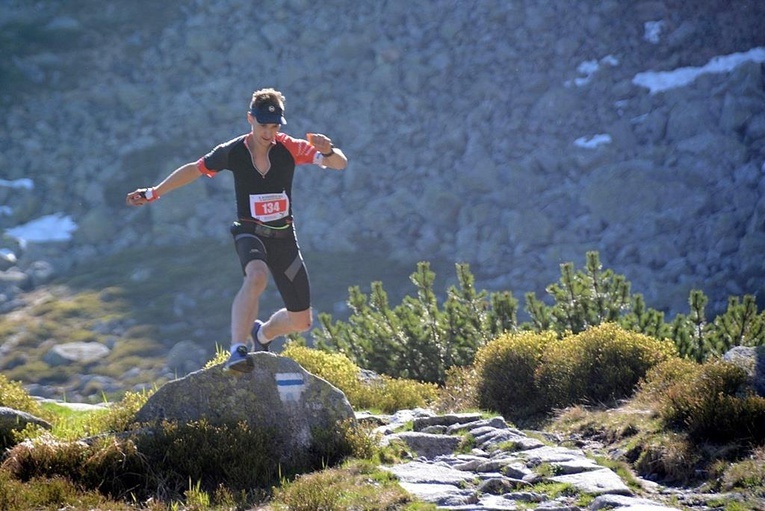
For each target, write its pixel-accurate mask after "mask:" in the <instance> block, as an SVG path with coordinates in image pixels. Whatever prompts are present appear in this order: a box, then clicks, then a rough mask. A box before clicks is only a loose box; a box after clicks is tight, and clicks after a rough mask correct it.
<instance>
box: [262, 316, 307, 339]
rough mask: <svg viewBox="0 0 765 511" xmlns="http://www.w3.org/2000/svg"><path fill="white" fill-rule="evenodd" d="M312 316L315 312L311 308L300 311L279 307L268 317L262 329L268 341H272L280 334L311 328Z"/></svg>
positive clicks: (294, 332)
mask: <svg viewBox="0 0 765 511" xmlns="http://www.w3.org/2000/svg"><path fill="white" fill-rule="evenodd" d="M312 318H313V312H312V309H310V308H309V309H306V310H303V311H298V312H293V311H288V310H287V309H279V310H278V311H276V312H274V313H273V314H272V315H271V317H270V318H268V321H266V322H265V323H264V324H263V326H262V327H261V328H260V329H261V331H262V332H263V336H264V337H265V338H266V339H267V340H268V341H271V340H273V339H275V338H277V337H279V336H280V335H289V334H296V333H300V332H305V331H307V330H308V329H310V328H311V322H312Z"/></svg>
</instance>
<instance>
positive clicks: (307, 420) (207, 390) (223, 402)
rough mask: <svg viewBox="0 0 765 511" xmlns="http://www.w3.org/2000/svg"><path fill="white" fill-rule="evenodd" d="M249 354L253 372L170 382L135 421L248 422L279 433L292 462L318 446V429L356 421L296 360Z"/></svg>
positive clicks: (202, 374)
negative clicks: (312, 447)
mask: <svg viewBox="0 0 765 511" xmlns="http://www.w3.org/2000/svg"><path fill="white" fill-rule="evenodd" d="M249 356H250V359H251V360H252V362H253V366H254V368H253V370H252V372H249V373H238V372H234V371H228V370H226V369H225V368H224V366H223V365H217V366H215V367H211V368H208V369H202V370H199V371H196V372H193V373H191V374H189V375H187V376H185V377H183V378H180V379H177V380H174V381H171V382H168V383H166V384H165V385H163V386H162V387H161V388H160V389H159V390H157V392H155V393H154V394H153V395H152V396H151V397H150V398H149V400H148V401H147V402H146V404H144V406H143V407H142V408H141V409H140V410H139V411H138V413H137V414H136V416H135V419H134V420H135V422H137V423H140V424H144V425H148V426H149V427H151V425H152V424H156V423H159V422H161V421H164V420H168V421H171V422H179V423H188V422H193V421H199V420H202V419H205V420H206V421H208V422H209V423H210V424H213V425H233V424H237V423H240V422H245V423H247V424H248V425H249V426H250V427H251V428H253V429H263V430H265V431H268V432H270V434H272V435H274V436H273V441H274V444H276V445H279V446H280V448H281V449H282V452H281V453H280V459H281V460H284V461H285V462H289V461H290V460H292V459H294V458H296V457H299V456H300V454H301V453H303V452H305V451H306V450H307V449H309V448H310V447H311V446H312V445H314V442H316V441H317V439H316V438H315V434H316V433H317V431H322V432H327V431H334V430H335V427H336V425H337V423H338V422H343V421H348V420H351V421H353V420H354V414H353V409H352V408H351V406H350V404H349V403H348V400H347V399H346V397H345V394H343V393H342V392H341V391H340V390H338V389H337V388H336V387H334V386H332V385H331V384H329V383H327V382H326V381H325V380H323V379H321V378H319V377H317V376H314V375H312V374H311V373H309V372H307V371H306V370H305V369H303V368H302V367H301V366H300V365H299V364H298V363H297V362H295V361H293V360H291V359H289V358H286V357H281V356H278V355H274V354H272V353H252V354H250V355H249Z"/></svg>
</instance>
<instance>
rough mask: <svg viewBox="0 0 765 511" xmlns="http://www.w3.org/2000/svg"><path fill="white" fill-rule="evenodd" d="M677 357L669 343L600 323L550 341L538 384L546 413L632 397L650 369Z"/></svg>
mask: <svg viewBox="0 0 765 511" xmlns="http://www.w3.org/2000/svg"><path fill="white" fill-rule="evenodd" d="M675 353H676V351H675V347H674V344H672V343H671V342H669V341H662V340H658V339H654V338H652V337H649V336H647V335H643V334H640V333H636V332H631V331H628V330H624V329H623V328H621V327H620V326H618V325H616V324H613V323H604V324H601V325H598V326H595V327H592V328H589V329H587V330H585V331H583V332H581V333H578V334H576V335H569V336H566V337H564V338H563V339H561V340H560V341H559V342H555V343H550V345H549V346H548V349H547V350H546V352H545V354H544V357H543V359H542V361H541V363H540V365H539V368H538V370H537V372H536V383H537V385H538V387H539V389H540V391H541V392H542V394H543V401H544V403H545V405H546V406H547V407H548V408H549V409H552V408H556V407H565V406H568V405H571V404H576V403H579V402H590V403H612V402H614V401H615V400H617V399H622V398H626V397H628V396H630V395H632V394H633V392H634V391H635V388H636V387H637V385H638V383H639V382H640V380H641V379H642V378H643V377H644V376H645V374H646V372H647V371H648V370H649V369H651V367H653V366H655V365H657V364H659V363H660V362H662V361H664V360H667V359H669V358H671V357H673V356H674V355H675Z"/></svg>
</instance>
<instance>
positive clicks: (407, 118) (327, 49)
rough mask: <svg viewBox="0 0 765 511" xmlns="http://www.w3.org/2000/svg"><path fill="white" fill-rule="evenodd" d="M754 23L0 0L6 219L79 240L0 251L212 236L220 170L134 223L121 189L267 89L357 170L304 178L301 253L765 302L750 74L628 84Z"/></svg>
mask: <svg viewBox="0 0 765 511" xmlns="http://www.w3.org/2000/svg"><path fill="white" fill-rule="evenodd" d="M94 6H97V7H96V8H94ZM763 25H765V4H763V3H762V2H758V1H756V0H743V1H740V2H736V3H735V4H733V5H731V4H730V3H729V2H727V1H723V0H705V1H701V2H699V1H691V0H643V1H637V2H619V1H616V0H605V1H600V2H592V1H589V0H575V1H571V2H552V3H544V2H534V1H530V0H527V1H524V0H511V1H504V2H499V1H497V2H495V1H481V0H478V1H471V2H462V1H446V0H443V1H433V2H415V3H410V2H403V1H381V2H351V1H346V0H330V1H327V2H322V3H321V4H320V5H317V4H315V3H312V2H308V1H307V0H284V1H280V2H266V3H262V2H250V1H246V0H217V1H212V0H196V1H193V2H161V3H157V2H150V1H148V0H139V1H135V2H129V3H125V2H117V1H112V0H106V1H103V2H98V3H94V2H92V1H89V0H78V1H69V2H63V3H62V2H55V1H52V0H42V1H39V2H34V3H29V2H25V1H21V0H8V1H6V2H4V3H3V9H2V13H0V26H1V27H2V29H3V30H2V36H0V48H2V50H3V54H4V55H7V56H8V58H7V59H4V62H3V63H2V64H1V66H2V67H1V69H0V71H2V73H0V75H2V78H0V84H1V85H2V91H3V95H2V99H1V100H0V108H1V109H2V116H0V141H1V142H2V143H1V144H0V147H2V149H0V155H2V160H3V162H4V165H3V167H4V170H3V173H2V181H0V205H2V209H0V229H7V228H11V227H15V226H19V225H22V224H25V223H26V222H30V221H33V220H35V219H37V218H39V217H42V216H45V215H52V214H62V215H67V216H68V217H69V218H71V219H72V221H73V222H74V223H75V224H76V225H77V230H76V231H75V232H74V235H73V238H72V239H71V240H70V241H68V242H65V243H63V244H61V243H59V244H56V245H55V246H53V247H51V246H50V245H48V244H35V243H30V244H27V245H26V246H21V245H20V244H19V243H18V242H17V241H16V240H14V239H12V238H9V237H7V236H6V237H4V238H3V239H2V242H1V243H2V244H1V245H0V248H3V249H4V251H3V254H4V257H5V259H8V254H9V253H12V254H13V255H14V256H15V258H16V261H15V262H14V263H13V264H15V266H16V267H17V268H19V269H20V270H21V271H22V272H28V271H29V269H30V268H31V266H32V264H33V263H35V262H38V264H39V261H40V260H44V261H48V263H49V264H50V265H52V267H53V270H54V271H55V272H58V273H61V272H66V271H68V270H70V269H73V268H78V267H83V266H87V265H88V264H90V263H89V262H90V261H93V260H95V259H94V258H98V257H100V256H103V255H104V254H110V253H116V252H120V251H122V250H124V249H126V248H128V247H140V246H147V245H172V244H178V243H183V242H185V241H186V240H188V239H190V238H203V237H213V238H216V239H219V240H221V242H223V243H227V242H228V238H227V237H228V233H227V226H228V222H229V221H230V220H231V218H232V213H233V210H232V195H231V182H230V181H228V180H227V177H224V176H221V177H218V178H216V179H212V180H207V179H205V180H203V181H199V182H197V183H195V184H194V185H192V186H190V187H187V189H184V190H182V191H178V192H176V193H175V194H172V195H168V196H167V197H163V198H162V200H161V201H159V202H158V203H155V204H152V206H151V207H148V208H142V209H139V210H132V209H128V208H127V207H126V206H124V196H125V194H126V192H128V191H130V190H132V189H134V188H136V187H138V186H147V185H151V184H153V183H156V182H158V180H159V178H160V177H161V176H164V175H166V174H167V173H169V172H170V171H171V170H172V169H173V168H175V167H176V166H177V165H179V164H181V163H184V162H186V161H190V160H195V159H197V158H198V157H199V156H201V155H202V154H204V153H205V152H206V151H208V150H209V149H210V148H212V147H213V146H214V145H216V144H217V143H219V142H222V141H225V140H228V139H229V138H232V137H234V136H236V135H238V134H241V133H243V132H244V131H246V129H247V124H246V119H245V110H246V106H247V103H248V100H249V96H250V94H251V92H252V91H253V90H254V89H257V88H260V87H264V86H274V87H277V88H279V89H281V90H283V91H284V93H285V95H286V97H287V105H286V106H287V118H288V119H289V124H288V125H287V126H286V127H285V131H286V132H288V133H290V134H293V135H296V136H303V135H304V133H305V132H307V131H319V132H324V133H326V134H328V135H329V136H331V137H332V138H333V140H334V141H335V143H336V144H337V145H338V146H340V147H342V148H343V149H344V151H345V152H346V153H347V154H348V156H349V158H350V160H351V165H350V166H349V168H348V169H347V171H345V172H344V173H342V174H334V173H331V172H329V171H320V170H318V169H315V168H305V169H301V172H300V174H299V175H298V179H297V180H296V190H295V195H296V215H297V222H298V226H299V227H298V228H299V234H300V240H301V245H302V246H303V248H304V250H305V251H307V252H318V253H320V252H351V253H355V254H357V255H358V257H359V258H364V257H365V254H369V253H374V254H376V255H379V254H381V253H382V254H384V255H385V257H386V258H387V259H388V260H389V261H391V262H396V263H404V264H412V265H413V264H414V262H416V261H418V260H439V261H446V262H455V261H461V262H469V263H471V268H472V270H473V271H474V272H475V273H476V275H477V277H478V278H479V286H480V287H485V288H488V289H510V290H512V291H514V292H515V293H516V294H517V295H520V294H522V293H524V292H526V291H536V292H538V293H543V288H544V286H545V285H546V284H548V283H550V282H553V281H555V280H557V276H558V271H559V270H558V265H559V264H560V263H562V262H566V261H574V262H576V263H577V264H581V263H583V260H584V254H585V252H586V251H587V250H598V251H600V253H601V259H602V260H603V262H604V264H605V265H607V266H608V267H609V268H612V269H614V270H615V271H616V272H618V273H621V274H624V275H625V276H626V277H627V278H628V280H630V281H631V282H632V284H633V291H634V292H640V293H643V294H644V295H645V296H646V300H647V303H648V305H649V306H652V307H655V308H659V309H663V310H666V311H668V312H670V313H672V312H684V311H686V310H687V297H688V291H689V290H690V289H691V288H699V289H702V290H703V291H704V292H705V293H707V294H708V295H709V296H710V297H711V302H712V303H711V304H712V306H713V307H716V308H718V309H719V308H720V307H723V306H724V303H725V300H726V298H727V296H729V295H731V294H734V295H741V294H745V293H749V294H758V293H761V292H762V290H763V289H762V279H761V276H762V272H763V266H762V264H763V263H762V257H761V253H762V250H763V248H765V220H764V218H765V217H764V216H763V215H765V199H763V191H764V189H765V181H764V180H763V172H765V168H763V161H764V160H765V90H764V88H765V86H764V84H763V73H762V64H761V62H759V61H756V60H755V61H748V62H744V63H741V64H740V65H738V66H736V67H735V68H734V69H732V70H731V71H726V72H704V73H699V75H698V77H696V78H695V79H694V80H692V81H690V82H689V83H687V84H686V85H684V86H682V87H677V88H671V89H668V90H665V91H661V92H652V90H650V89H649V88H647V87H645V86H643V85H640V84H639V80H636V79H635V78H636V76H638V75H640V73H646V72H650V71H671V70H676V69H678V68H684V67H689V68H693V69H696V70H699V69H707V70H708V69H710V68H705V67H704V66H707V65H708V64H709V63H710V61H711V59H714V58H715V57H717V56H723V55H732V54H736V53H741V52H747V51H749V50H752V49H753V48H758V47H763V46H765V32H763V31H762V26H763ZM26 179H29V180H31V182H32V183H33V186H18V184H19V183H28V182H27V181H20V180H26ZM62 248H63V250H62ZM231 257H232V258H233V257H234V255H233V251H232V252H231ZM10 265H11V263H8V262H6V263H5V264H4V268H3V270H7V269H8V267H9V266H10ZM189 271H190V272H192V273H193V269H191V268H190V269H189ZM373 279H375V276H374V269H370V278H369V279H368V280H366V281H362V282H361V283H362V284H363V283H365V282H369V281H370V280H373ZM4 293H5V296H6V299H5V301H6V302H8V301H10V298H8V297H9V296H10V295H12V294H13V293H14V288H13V286H12V285H7V284H6V285H4ZM343 298H344V297H342V296H341V297H338V298H337V299H338V300H342V299H343Z"/></svg>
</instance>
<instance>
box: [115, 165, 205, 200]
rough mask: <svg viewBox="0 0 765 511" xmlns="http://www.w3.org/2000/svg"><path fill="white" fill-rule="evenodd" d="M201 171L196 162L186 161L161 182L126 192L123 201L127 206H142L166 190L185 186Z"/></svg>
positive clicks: (195, 178)
mask: <svg viewBox="0 0 765 511" xmlns="http://www.w3.org/2000/svg"><path fill="white" fill-rule="evenodd" d="M201 175H202V173H201V172H200V170H199V167H198V166H197V163H196V162H193V163H187V164H185V165H182V166H180V167H178V168H177V169H175V170H174V171H173V172H172V173H171V174H170V175H169V176H167V177H166V178H165V179H164V180H163V181H162V182H161V183H159V184H158V185H157V186H154V187H152V188H138V189H137V190H134V191H132V192H130V193H129V194H127V197H126V198H125V202H126V203H127V204H128V205H129V206H143V205H144V204H147V203H149V202H153V201H155V200H157V199H159V198H160V197H161V196H162V195H165V194H166V193H168V192H171V191H173V190H175V189H176V188H180V187H182V186H186V185H187V184H189V183H192V182H194V181H196V180H197V179H198V178H199V177H200V176H201Z"/></svg>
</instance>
